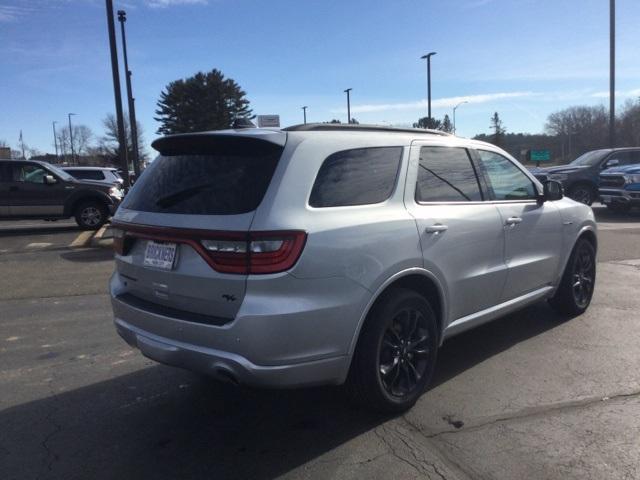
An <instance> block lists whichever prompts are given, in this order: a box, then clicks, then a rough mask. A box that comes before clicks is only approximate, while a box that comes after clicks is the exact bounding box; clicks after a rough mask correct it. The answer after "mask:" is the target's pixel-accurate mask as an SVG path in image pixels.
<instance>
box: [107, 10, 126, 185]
mask: <svg viewBox="0 0 640 480" xmlns="http://www.w3.org/2000/svg"><path fill="white" fill-rule="evenodd" d="M105 4H106V7H107V29H108V31H109V49H110V51H111V73H112V75H113V96H114V98H115V103H116V120H117V123H118V145H119V151H120V165H121V167H122V179H123V180H124V186H125V188H129V187H130V186H131V182H130V181H129V162H128V161H127V140H126V138H125V134H124V118H123V116H122V95H121V92H120V74H119V72H118V52H117V50H116V29H115V25H114V20H113V0H105Z"/></svg>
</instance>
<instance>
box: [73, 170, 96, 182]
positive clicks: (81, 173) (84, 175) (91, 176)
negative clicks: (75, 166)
mask: <svg viewBox="0 0 640 480" xmlns="http://www.w3.org/2000/svg"><path fill="white" fill-rule="evenodd" d="M67 172H68V173H70V174H71V175H73V176H74V177H76V178H81V179H87V180H104V174H103V173H102V171H101V170H67Z"/></svg>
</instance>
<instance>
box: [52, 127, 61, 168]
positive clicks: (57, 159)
mask: <svg viewBox="0 0 640 480" xmlns="http://www.w3.org/2000/svg"><path fill="white" fill-rule="evenodd" d="M56 123H58V122H56V121H53V122H52V124H53V144H54V145H55V147H56V162H58V161H59V160H60V159H59V157H58V137H57V135H56Z"/></svg>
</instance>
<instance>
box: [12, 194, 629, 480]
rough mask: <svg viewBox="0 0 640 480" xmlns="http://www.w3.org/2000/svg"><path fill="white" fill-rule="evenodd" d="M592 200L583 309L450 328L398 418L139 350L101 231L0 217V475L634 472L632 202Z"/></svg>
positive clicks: (336, 395)
mask: <svg viewBox="0 0 640 480" xmlns="http://www.w3.org/2000/svg"><path fill="white" fill-rule="evenodd" d="M594 210H595V211H596V215H597V217H598V220H599V228H600V234H599V238H600V248H599V264H598V279H597V286H596V292H595V297H594V301H593V303H592V305H591V307H590V309H589V310H588V311H587V313H585V314H584V315H582V316H580V317H576V318H573V319H568V320H567V319H563V318H560V317H559V316H558V315H557V314H555V313H554V312H553V311H552V310H551V309H550V308H549V307H547V306H546V304H539V305H535V306H533V307H530V308H528V309H526V310H524V311H521V312H518V313H516V314H514V315H510V316H509V317H505V318H503V319H501V320H498V321H496V322H493V323H491V324H488V325H485V326H483V327H480V328H478V329H476V330H473V331H471V332H468V333H465V334H462V335H460V336H458V337H455V338H453V339H451V340H449V341H448V342H446V343H445V345H444V347H443V349H442V350H441V352H440V356H439V360H438V367H437V370H436V377H435V382H434V386H433V388H431V389H430V391H428V392H427V393H426V394H425V395H423V397H422V398H421V399H420V400H419V402H418V403H417V405H416V406H415V407H414V408H413V409H412V410H411V411H410V412H408V413H407V414H406V415H404V416H400V417H395V418H392V417H384V416H380V415H375V414H370V413H367V412H364V411H359V410H354V409H352V408H351V407H349V406H348V405H347V404H346V403H345V402H344V400H343V397H342V392H341V391H340V389H337V388H316V389H307V390H299V391H288V390H285V391H260V390H248V389H240V388H235V387H232V386H227V385H221V384H217V383H214V382H211V381H209V380H206V379H203V378H201V377H198V376H196V375H194V374H191V373H189V372H185V371H181V370H178V369H174V368H171V367H167V366H161V365H157V364H155V363H154V362H151V361H149V360H146V359H145V358H143V357H142V356H141V355H140V354H139V353H138V352H137V351H134V350H132V349H131V348H129V347H128V346H127V345H126V344H124V342H122V341H121V340H120V338H119V337H118V336H117V334H116V333H115V330H114V329H113V327H112V323H111V310H110V306H109V300H108V296H107V294H106V284H107V280H108V277H109V275H110V274H111V271H112V255H111V252H110V250H109V249H108V248H104V247H106V246H107V245H108V242H109V240H108V232H103V233H102V235H103V236H102V237H101V238H94V236H92V235H90V234H89V235H87V234H86V233H84V232H82V231H80V230H78V229H77V228H76V227H75V224H73V223H71V222H62V221H60V222H55V223H50V222H12V223H8V222H4V223H0V359H2V361H1V362H0V479H36V478H39V479H47V478H60V479H86V478H98V479H102V478H105V479H107V478H121V479H129V478H153V479H156V480H158V479H175V478H198V479H200V478H201V479H205V478H206V479H216V480H217V479H227V478H229V479H236V478H237V479H270V478H341V479H342V478H354V479H355V478H380V479H383V478H385V479H386V478H391V477H393V478H396V479H405V478H434V479H465V478H496V479H512V478H575V479H578V478H579V479H585V478H593V479H604V478H606V479H614V478H615V479H617V478H620V479H633V478H640V295H638V292H639V289H638V286H639V285H640V212H634V213H632V214H630V215H615V214H611V213H609V212H607V211H606V210H605V209H604V208H602V207H600V206H596V207H594Z"/></svg>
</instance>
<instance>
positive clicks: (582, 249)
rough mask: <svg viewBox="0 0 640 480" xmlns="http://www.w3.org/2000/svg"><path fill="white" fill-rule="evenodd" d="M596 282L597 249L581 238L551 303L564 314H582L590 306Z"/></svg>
mask: <svg viewBox="0 0 640 480" xmlns="http://www.w3.org/2000/svg"><path fill="white" fill-rule="evenodd" d="M595 282H596V251H595V249H594V248H593V245H591V243H590V242H588V241H587V240H585V239H579V240H578V241H577V242H576V244H575V246H574V247H573V251H572V252H571V256H570V257H569V261H568V262H567V266H566V267H565V269H564V273H563V275H562V280H561V281H560V285H559V286H558V290H556V293H555V295H554V296H553V298H551V299H550V300H549V304H550V305H551V306H552V307H553V308H554V309H555V310H556V311H557V312H559V313H562V314H564V315H571V316H575V315H580V314H582V313H584V312H585V310H586V309H587V308H589V304H590V303H591V298H592V297H593V290H594V287H595Z"/></svg>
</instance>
